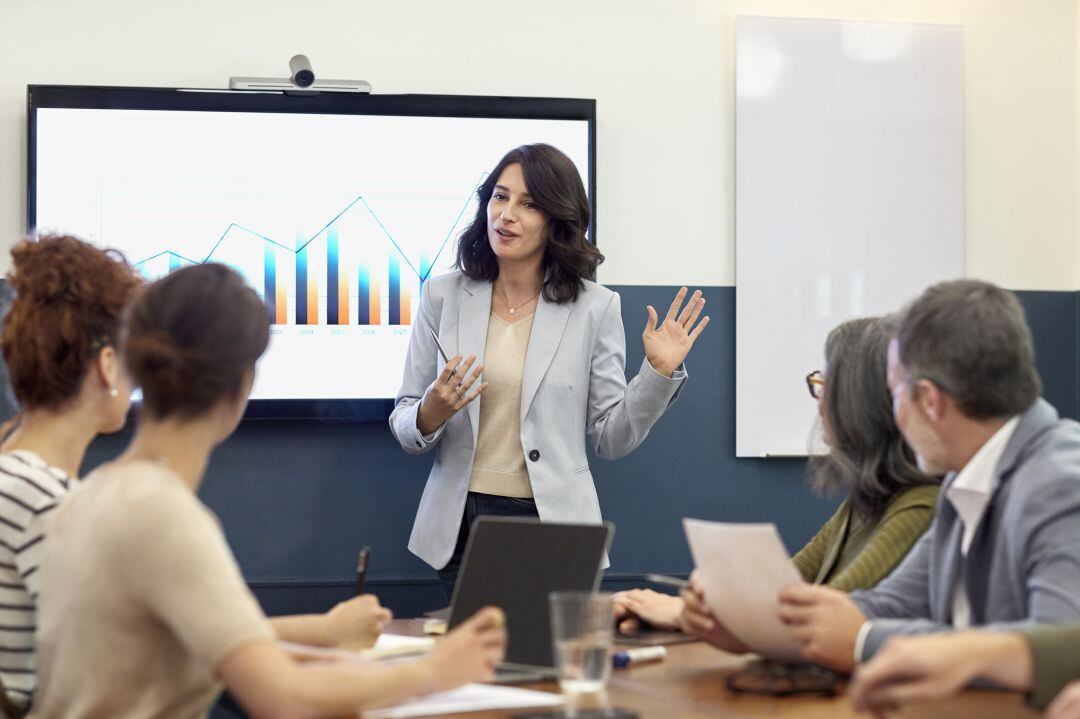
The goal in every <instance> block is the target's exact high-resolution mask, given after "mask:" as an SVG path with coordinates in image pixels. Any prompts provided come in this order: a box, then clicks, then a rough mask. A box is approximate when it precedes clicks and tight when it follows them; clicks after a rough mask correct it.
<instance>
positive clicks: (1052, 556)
mask: <svg viewBox="0 0 1080 719" xmlns="http://www.w3.org/2000/svg"><path fill="white" fill-rule="evenodd" d="M994 474H995V477H994V482H995V486H994V489H993V493H992V495H991V498H990V503H989V505H988V506H987V508H986V513H985V514H984V515H983V519H982V522H981V523H980V524H979V528H978V530H977V531H976V533H975V536H974V538H973V539H972V543H971V546H970V548H969V549H968V556H967V560H966V562H965V568H966V571H965V572H964V582H965V587H966V589H967V593H968V599H969V601H970V605H971V624H972V626H976V625H988V626H987V628H989V629H1005V628H1008V627H1009V626H1010V625H1011V626H1018V625H1026V624H1029V623H1031V622H1039V623H1043V624H1061V623H1065V622H1075V621H1076V620H1078V619H1080V424H1077V423H1076V422H1074V421H1072V420H1066V419H1059V418H1058V414H1057V411H1056V410H1054V408H1053V407H1052V406H1050V405H1049V404H1048V403H1047V402H1046V401H1044V400H1041V399H1040V400H1038V401H1036V402H1035V403H1034V404H1033V405H1031V407H1029V408H1028V409H1027V410H1026V411H1024V413H1023V414H1022V415H1020V422H1019V423H1018V424H1017V426H1016V430H1015V431H1014V433H1013V436H1012V438H1011V439H1010V440H1009V443H1008V444H1007V445H1006V447H1005V451H1004V453H1003V454H1002V456H1001V460H1000V461H999V462H998V466H997V468H996V470H995V473H994ZM955 478H956V477H955V475H950V476H948V477H946V478H945V482H944V483H943V485H942V490H941V491H942V494H941V495H939V496H940V499H939V501H938V505H937V514H936V515H935V517H934V521H933V523H932V524H931V525H930V529H929V530H927V532H926V534H924V535H923V537H922V538H921V539H920V540H919V541H918V543H917V544H916V545H915V547H914V548H913V549H912V550H911V553H910V554H908V556H907V557H906V558H905V559H904V561H903V562H902V563H901V564H900V566H898V567H897V568H896V571H894V572H893V573H892V574H891V575H889V576H888V577H887V578H886V579H885V580H884V581H882V582H881V583H880V584H879V585H878V586H877V587H875V588H873V589H869V590H865V591H859V592H852V594H851V595H850V596H851V598H852V600H853V601H854V602H855V604H856V605H858V607H859V608H860V609H861V610H862V611H863V613H864V614H865V615H866V616H867V618H868V619H870V620H872V621H871V629H870V632H869V634H868V635H867V637H866V641H865V643H864V644H863V652H862V656H861V657H860V659H861V660H866V659H869V658H870V657H872V656H873V655H874V653H875V652H877V650H878V649H880V647H881V645H882V644H883V643H884V642H885V640H886V639H887V638H888V637H889V636H891V635H893V634H920V633H926V632H935V631H937V632H940V631H944V630H948V629H950V628H951V627H950V625H951V622H952V597H953V587H954V586H955V583H956V580H957V576H958V575H959V571H960V561H961V557H960V540H961V537H962V535H963V522H962V521H961V520H960V518H959V517H958V516H957V514H956V510H955V509H953V506H952V503H951V502H949V500H947V499H946V498H945V495H944V492H945V491H946V489H947V488H948V487H949V486H950V485H951V484H952V482H953V481H954V480H955Z"/></svg>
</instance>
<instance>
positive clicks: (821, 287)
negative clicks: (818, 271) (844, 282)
mask: <svg viewBox="0 0 1080 719" xmlns="http://www.w3.org/2000/svg"><path fill="white" fill-rule="evenodd" d="M817 313H818V317H828V316H829V315H831V314H832V278H831V277H829V276H828V275H822V276H820V277H818V278H817Z"/></svg>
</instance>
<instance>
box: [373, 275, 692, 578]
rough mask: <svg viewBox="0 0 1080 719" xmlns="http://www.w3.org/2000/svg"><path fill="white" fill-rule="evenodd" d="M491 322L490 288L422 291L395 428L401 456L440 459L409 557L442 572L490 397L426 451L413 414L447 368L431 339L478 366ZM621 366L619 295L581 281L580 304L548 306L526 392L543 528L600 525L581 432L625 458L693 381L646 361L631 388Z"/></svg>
mask: <svg viewBox="0 0 1080 719" xmlns="http://www.w3.org/2000/svg"><path fill="white" fill-rule="evenodd" d="M490 312H491V283H490V282H483V281H474V280H470V279H468V278H467V277H465V276H464V275H463V274H461V273H460V272H454V273H451V274H448V275H443V276H440V277H436V278H434V279H432V280H429V281H428V282H426V283H425V284H424V291H423V293H422V294H421V298H420V312H419V316H417V317H416V320H415V324H414V326H413V333H412V338H411V339H410V341H409V353H408V356H407V358H406V360H405V375H404V378H403V380H402V384H401V390H400V391H399V392H398V396H397V405H396V406H395V408H394V412H393V413H392V414H391V415H390V429H391V431H392V432H393V433H394V436H395V437H396V438H397V440H398V442H400V443H401V447H402V449H404V450H405V451H406V452H409V453H412V454H418V453H421V452H427V451H429V450H431V449H432V448H435V447H437V448H438V451H437V454H436V456H435V463H434V465H433V466H432V468H431V474H430V475H429V476H428V481H427V485H426V486H425V487H424V494H423V496H422V497H421V499H420V507H419V509H418V510H417V512H416V521H415V522H414V524H413V531H412V536H411V537H410V539H409V550H410V551H412V552H413V553H414V554H416V555H417V556H419V557H420V558H421V559H423V560H424V561H425V562H427V563H428V564H430V565H431V566H433V567H435V568H439V567H443V566H445V565H446V563H447V562H448V561H449V560H450V555H451V554H452V553H453V549H454V544H455V542H456V540H457V535H458V530H459V528H460V527H461V517H462V514H463V512H464V509H465V497H466V494H467V493H468V490H469V477H470V475H471V473H472V463H473V455H474V453H475V450H476V437H477V431H478V429H479V424H480V402H482V401H483V399H484V398H483V396H481V397H480V399H479V400H477V401H475V402H473V403H472V404H470V405H469V406H468V407H467V408H466V409H465V410H463V411H461V412H458V413H457V414H456V415H454V416H453V417H451V418H450V419H449V420H447V422H446V423H445V424H444V425H443V426H442V427H441V428H440V429H439V430H438V431H437V432H436V433H435V435H434V436H433V437H432V438H431V441H430V442H428V441H426V440H425V439H424V437H423V435H421V434H420V431H419V430H418V429H417V427H416V412H417V410H418V409H419V406H420V399H421V398H422V397H423V396H424V391H425V390H426V389H427V387H428V385H430V384H431V382H432V381H433V380H434V379H435V377H437V376H438V374H439V373H440V372H441V371H442V368H443V366H444V364H445V363H444V362H443V360H442V358H441V357H439V356H438V351H437V350H436V348H435V344H434V342H432V340H431V336H430V334H429V332H428V328H432V329H434V330H435V331H436V332H437V333H438V335H439V339H440V340H441V341H442V343H443V347H444V348H445V349H446V351H447V353H448V354H449V355H450V356H451V357H452V356H453V355H454V354H455V353H460V354H461V355H462V356H468V355H469V354H475V355H476V356H477V357H479V358H483V356H484V346H485V342H486V340H487V327H488V318H489V316H490ZM625 365H626V338H625V336H624V333H623V324H622V312H621V309H620V302H619V295H618V294H617V293H615V292H612V291H611V290H609V289H607V288H605V287H602V286H600V285H598V284H596V283H593V282H586V283H585V290H584V291H583V292H582V293H580V294H579V295H578V298H577V300H575V301H574V302H568V303H564V304H555V303H552V302H548V301H547V300H545V299H544V298H543V296H542V295H541V298H540V301H539V302H538V303H537V307H536V315H535V316H534V318H533V326H532V333H531V335H530V337H529V346H528V350H527V351H526V355H525V367H524V370H523V374H522V381H521V446H522V448H523V449H524V451H525V455H526V459H527V460H528V461H526V462H525V465H526V467H527V468H528V471H529V481H530V483H531V484H532V489H533V495H534V497H535V499H536V508H537V510H538V512H539V514H540V518H541V519H542V520H545V521H556V522H580V523H598V522H600V521H601V518H600V505H599V502H598V501H597V498H596V487H595V486H594V485H593V479H592V474H590V472H589V461H588V457H587V455H586V453H585V438H586V433H587V434H588V437H589V439H590V441H591V442H592V446H593V449H594V450H595V451H596V454H597V455H599V456H601V457H605V458H608V459H616V458H618V457H622V456H623V455H625V454H627V453H629V452H630V451H631V450H633V449H634V448H635V447H637V446H638V445H639V444H641V442H642V440H644V439H645V437H646V435H647V434H648V433H649V429H650V428H651V427H652V425H653V423H654V422H656V420H658V419H659V418H660V416H661V415H662V414H663V413H664V410H665V409H667V407H668V406H669V405H670V404H671V403H672V402H674V401H675V399H676V397H677V395H678V392H679V389H680V388H681V387H682V384H683V382H684V381H685V379H686V373H685V372H683V371H682V370H680V371H678V372H676V374H675V376H674V377H672V378H668V377H664V376H663V375H661V374H659V373H658V372H656V371H655V370H653V368H652V367H651V366H650V365H649V364H648V360H646V361H645V362H644V363H643V365H642V367H641V371H640V372H639V373H638V375H637V377H635V378H634V379H633V381H632V382H630V383H629V384H627V382H626V374H625ZM534 458H535V459H534Z"/></svg>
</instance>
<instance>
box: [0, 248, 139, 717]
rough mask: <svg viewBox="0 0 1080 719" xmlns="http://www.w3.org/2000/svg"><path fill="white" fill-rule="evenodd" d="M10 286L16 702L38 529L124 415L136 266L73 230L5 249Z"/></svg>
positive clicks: (10, 550)
mask: <svg viewBox="0 0 1080 719" xmlns="http://www.w3.org/2000/svg"><path fill="white" fill-rule="evenodd" d="M11 260H12V269H11V272H10V273H9V274H8V281H9V282H10V283H11V286H12V288H13V289H14V291H15V293H16V297H15V299H14V301H13V302H12V304H11V308H10V310H9V311H8V314H7V316H6V317H5V319H4V325H3V335H2V344H3V351H4V361H5V362H6V363H7V367H8V371H9V374H10V378H11V385H12V390H13V392H14V395H15V398H16V399H17V400H18V402H19V404H20V406H21V413H20V414H19V415H18V416H17V418H16V422H15V424H16V428H15V430H14V432H13V433H12V434H11V435H10V436H9V437H8V438H7V441H6V442H5V443H4V445H3V447H2V449H3V453H2V454H0V679H2V680H3V683H4V687H5V690H6V697H5V698H6V699H8V700H10V704H11V706H9V707H7V709H6V714H8V715H12V714H15V715H17V714H21V713H22V712H25V711H26V709H27V708H28V707H29V705H30V702H31V699H32V698H33V693H34V688H35V683H36V675H35V671H34V669H35V665H36V662H35V655H34V625H35V604H36V601H37V599H38V592H39V591H40V585H39V579H40V574H39V571H38V565H39V562H40V560H41V556H42V547H43V546H44V543H43V541H42V540H43V538H44V536H45V533H46V531H47V529H48V522H50V521H51V519H52V517H53V515H54V513H55V509H56V507H57V506H58V504H59V503H60V501H61V500H63V499H64V498H65V497H66V496H67V494H68V492H69V490H71V489H73V487H74V485H75V484H77V483H78V473H79V467H80V465H81V464H82V462H83V455H84V454H85V453H86V448H87V446H88V445H89V444H90V442H91V440H93V439H94V437H95V436H97V435H98V434H100V433H108V432H116V431H117V430H119V429H120V428H121V427H122V426H123V425H124V418H125V416H126V415H127V411H128V407H129V406H130V402H131V400H130V397H131V382H130V380H129V379H128V377H127V374H126V373H125V372H124V370H123V366H122V362H121V359H120V351H119V349H118V347H119V339H120V326H121V318H122V315H123V312H124V309H125V308H126V307H127V305H128V304H129V303H130V302H131V300H132V298H133V297H134V296H135V294H136V292H138V290H139V286H140V282H139V279H138V277H137V276H136V274H135V272H134V271H133V270H132V268H131V267H130V266H129V265H128V263H127V262H126V261H125V260H124V258H123V256H121V255H120V254H119V253H116V252H113V251H109V250H100V249H98V248H96V247H93V246H91V245H88V244H86V243H85V242H81V241H79V240H77V239H75V238H73V237H64V236H50V237H43V238H41V239H40V240H38V241H36V242H33V241H23V242H20V243H19V244H18V245H16V247H15V249H13V250H12V252H11Z"/></svg>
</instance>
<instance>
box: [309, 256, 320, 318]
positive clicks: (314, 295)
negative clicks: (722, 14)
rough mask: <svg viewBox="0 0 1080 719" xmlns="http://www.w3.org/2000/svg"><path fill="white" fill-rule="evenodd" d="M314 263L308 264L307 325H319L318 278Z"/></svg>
mask: <svg viewBox="0 0 1080 719" xmlns="http://www.w3.org/2000/svg"><path fill="white" fill-rule="evenodd" d="M318 274H319V273H318V272H316V268H315V264H314V262H308V324H309V325H318V324H319V276H318Z"/></svg>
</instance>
